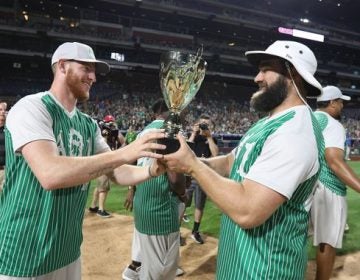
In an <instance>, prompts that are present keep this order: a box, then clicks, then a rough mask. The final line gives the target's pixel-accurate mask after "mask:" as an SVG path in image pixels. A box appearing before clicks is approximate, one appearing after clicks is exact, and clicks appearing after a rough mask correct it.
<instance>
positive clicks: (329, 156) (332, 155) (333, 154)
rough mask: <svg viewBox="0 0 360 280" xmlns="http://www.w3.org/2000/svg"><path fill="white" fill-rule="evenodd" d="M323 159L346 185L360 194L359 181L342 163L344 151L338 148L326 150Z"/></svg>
mask: <svg viewBox="0 0 360 280" xmlns="http://www.w3.org/2000/svg"><path fill="white" fill-rule="evenodd" d="M325 159H326V162H327V164H328V165H329V167H330V169H331V170H332V171H333V172H334V173H335V175H336V176H337V177H338V178H339V179H340V180H341V181H342V182H343V183H344V184H346V185H348V186H349V187H350V188H352V189H353V190H355V191H357V192H359V193H360V180H359V178H358V177H357V176H356V174H355V173H354V171H353V170H352V169H351V168H350V167H349V166H348V165H347V163H346V162H345V161H344V151H343V150H342V149H339V148H326V149H325Z"/></svg>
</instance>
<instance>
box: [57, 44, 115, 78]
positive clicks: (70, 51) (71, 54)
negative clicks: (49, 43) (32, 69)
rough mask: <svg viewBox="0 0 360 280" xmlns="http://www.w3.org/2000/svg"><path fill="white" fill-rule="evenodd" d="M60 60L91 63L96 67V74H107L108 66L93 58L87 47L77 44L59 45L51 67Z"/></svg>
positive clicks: (93, 55) (92, 53) (90, 49)
mask: <svg viewBox="0 0 360 280" xmlns="http://www.w3.org/2000/svg"><path fill="white" fill-rule="evenodd" d="M60 59H65V60H76V61H83V62H93V63H95V65H96V72H97V73H104V74H106V73H108V72H109V71H110V66H109V64H107V63H106V62H104V61H100V60H97V59H96V58H95V54H94V51H93V49H92V48H91V47H89V46H88V45H85V44H82V43H78V42H72V43H71V42H66V43H63V44H62V45H60V46H59V47H58V48H57V49H56V51H55V52H54V54H53V56H52V58H51V65H53V64H54V63H57V62H58V61H59V60H60Z"/></svg>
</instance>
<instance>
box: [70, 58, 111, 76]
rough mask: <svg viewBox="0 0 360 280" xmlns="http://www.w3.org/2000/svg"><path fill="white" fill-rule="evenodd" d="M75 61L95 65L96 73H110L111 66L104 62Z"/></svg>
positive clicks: (92, 60)
mask: <svg viewBox="0 0 360 280" xmlns="http://www.w3.org/2000/svg"><path fill="white" fill-rule="evenodd" d="M74 60H75V61H82V62H90V63H95V72H96V73H98V74H107V73H109V72H110V65H109V64H107V63H106V62H104V61H100V60H94V59H74Z"/></svg>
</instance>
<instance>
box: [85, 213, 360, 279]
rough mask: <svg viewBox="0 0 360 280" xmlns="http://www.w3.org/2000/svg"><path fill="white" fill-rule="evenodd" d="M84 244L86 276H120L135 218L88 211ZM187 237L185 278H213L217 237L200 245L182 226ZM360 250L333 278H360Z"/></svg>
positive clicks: (311, 273) (183, 252) (346, 259)
mask: <svg viewBox="0 0 360 280" xmlns="http://www.w3.org/2000/svg"><path fill="white" fill-rule="evenodd" d="M83 231H84V243H83V246H82V271H83V273H82V274H83V280H114V279H121V273H122V271H123V269H124V268H125V266H126V265H127V264H128V263H129V261H130V258H131V241H132V232H133V218H132V217H129V216H122V215H117V214H114V215H113V217H111V218H109V219H102V218H99V217H98V216H96V215H94V214H89V213H86V216H85V220H84V230H83ZM181 232H182V235H183V236H186V237H187V244H186V246H183V247H181V253H180V255H181V261H180V266H181V267H182V268H183V269H184V270H185V272H186V273H185V275H184V276H182V277H179V278H178V279H182V280H195V279H196V280H198V279H201V280H209V279H214V273H215V263H216V252H217V239H215V238H212V237H205V244H203V245H198V244H196V243H195V242H193V241H192V239H190V237H189V235H190V231H189V230H188V229H184V228H182V229H181ZM359 263H360V253H356V254H352V255H348V256H342V257H338V258H337V259H336V264H335V270H334V273H333V277H332V278H331V279H338V280H355V279H360V266H359ZM314 270H315V266H314V263H313V262H309V264H308V271H307V276H306V280H310V279H314Z"/></svg>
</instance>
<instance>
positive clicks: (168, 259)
mask: <svg viewBox="0 0 360 280" xmlns="http://www.w3.org/2000/svg"><path fill="white" fill-rule="evenodd" d="M152 110H153V112H154V114H155V116H156V119H155V120H154V121H153V122H151V123H150V124H149V125H148V126H147V127H145V129H144V130H143V131H142V132H140V133H139V135H138V138H140V139H141V138H142V137H144V136H145V135H146V134H147V133H149V131H151V130H153V129H154V128H161V127H162V126H163V123H164V120H165V118H166V117H167V115H168V111H169V109H168V108H167V106H166V103H165V101H164V100H163V99H159V100H157V101H156V102H155V103H154V105H153V106H152ZM151 162H152V160H151V159H150V158H147V157H144V158H140V159H138V162H137V165H138V166H149V165H150V164H151ZM129 192H131V194H132V195H134V193H135V192H134V189H133V188H129ZM131 194H130V195H128V199H130V201H127V202H125V205H128V206H129V207H130V206H131V205H132V198H133V196H132V197H131ZM184 194H185V176H184V175H183V174H178V173H175V172H171V171H169V172H168V173H167V174H163V175H161V176H159V177H158V178H153V179H151V180H148V181H146V182H143V183H141V184H138V185H137V186H136V195H135V198H134V220H135V229H134V237H133V242H135V244H133V247H132V258H133V259H132V263H131V264H130V265H129V266H128V267H126V268H125V270H124V272H123V275H122V276H123V279H126V280H129V279H131V280H132V279H136V277H138V276H139V277H140V279H143V280H145V279H157V280H171V279H174V278H175V276H176V272H177V265H178V260H179V244H180V233H179V227H180V224H179V213H178V204H179V199H178V195H179V196H183V195H184ZM137 242H139V243H137ZM140 248H141V250H140ZM139 250H140V252H139ZM140 266H141V269H140ZM139 273H140V275H139Z"/></svg>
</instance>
